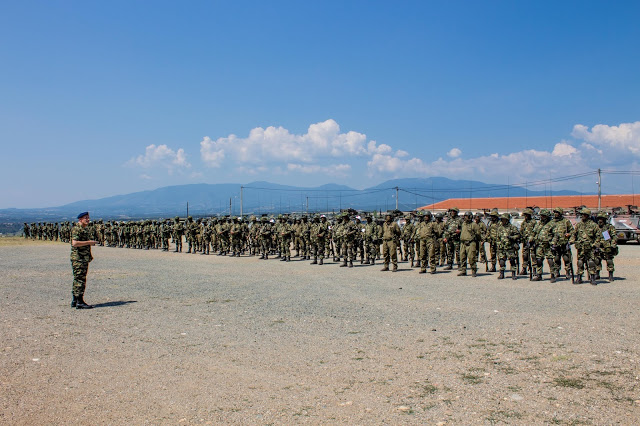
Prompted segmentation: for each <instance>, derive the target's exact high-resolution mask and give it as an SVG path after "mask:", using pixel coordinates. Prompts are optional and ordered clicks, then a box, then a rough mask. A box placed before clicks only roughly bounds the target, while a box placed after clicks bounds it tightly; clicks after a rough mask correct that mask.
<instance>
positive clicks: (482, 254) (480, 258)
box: [473, 213, 487, 264]
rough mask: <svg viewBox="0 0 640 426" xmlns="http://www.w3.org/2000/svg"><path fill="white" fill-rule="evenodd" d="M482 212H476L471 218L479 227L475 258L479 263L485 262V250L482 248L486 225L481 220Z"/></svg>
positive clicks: (485, 235)
mask: <svg viewBox="0 0 640 426" xmlns="http://www.w3.org/2000/svg"><path fill="white" fill-rule="evenodd" d="M482 217H483V215H482V213H477V214H476V215H475V216H474V217H473V220H474V221H475V222H476V223H477V224H478V227H479V228H480V237H479V238H478V250H477V252H476V260H477V261H480V263H484V264H486V263H487V252H486V250H485V249H484V243H485V239H486V237H487V225H485V224H484V222H483V221H482Z"/></svg>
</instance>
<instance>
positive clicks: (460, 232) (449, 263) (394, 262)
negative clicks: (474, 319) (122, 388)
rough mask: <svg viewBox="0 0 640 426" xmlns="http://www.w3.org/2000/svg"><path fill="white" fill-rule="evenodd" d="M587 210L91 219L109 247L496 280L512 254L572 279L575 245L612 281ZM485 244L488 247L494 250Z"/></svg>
mask: <svg viewBox="0 0 640 426" xmlns="http://www.w3.org/2000/svg"><path fill="white" fill-rule="evenodd" d="M552 216H553V217H552ZM581 216H582V220H581V221H580V222H579V223H578V224H577V225H576V226H575V227H574V226H573V225H572V223H571V221H569V220H568V219H567V218H566V217H564V212H563V210H562V209H561V208H556V209H554V211H553V213H551V212H550V211H549V210H546V209H543V210H541V211H540V212H539V217H540V218H539V220H536V219H534V212H533V210H532V209H525V210H524V212H523V217H524V221H523V222H522V223H521V225H520V228H519V229H518V228H517V227H516V226H514V225H513V224H512V223H511V216H510V215H508V214H506V213H505V214H502V215H500V214H499V213H498V211H497V210H496V209H494V210H492V211H491V213H490V214H489V215H487V217H486V218H485V217H484V215H482V214H481V213H480V214H476V215H473V214H472V213H471V212H466V213H464V215H462V216H460V215H459V209H457V208H452V209H450V210H449V211H448V212H447V215H446V216H445V215H444V214H442V213H437V214H435V215H432V214H431V212H429V211H418V212H414V213H411V214H408V215H407V216H405V218H404V219H405V220H404V224H403V225H402V226H399V224H398V221H397V220H395V219H397V218H396V217H395V216H394V215H392V214H388V215H387V216H386V217H385V221H384V222H382V221H379V220H376V219H375V218H374V217H373V216H372V215H365V217H364V220H362V218H361V217H360V216H357V215H355V216H354V215H350V214H349V213H344V214H340V215H338V216H337V217H336V218H334V219H333V220H332V221H329V220H328V219H327V217H326V216H325V215H320V216H314V217H312V218H308V217H306V216H302V217H300V218H291V217H288V216H283V215H280V216H278V217H277V218H273V217H271V218H268V217H267V216H262V217H261V218H257V217H255V216H252V217H251V218H250V220H249V222H248V223H247V221H244V220H243V219H242V218H240V217H224V218H209V219H207V218H198V219H196V220H194V219H193V217H191V216H189V217H187V219H186V221H183V220H181V219H180V218H179V217H175V218H174V219H173V220H170V219H167V220H142V221H128V222H117V221H107V222H103V221H102V220H99V221H96V222H93V223H91V225H90V226H89V233H90V236H91V238H92V239H95V240H96V241H98V244H99V245H104V246H110V247H124V248H137V249H147V250H149V249H162V250H164V251H169V250H170V247H171V244H173V246H174V247H175V249H174V250H173V251H175V252H182V251H183V243H184V244H186V250H185V252H186V253H193V254H196V253H199V254H202V255H209V254H211V253H213V254H215V253H217V254H218V255H230V256H235V257H239V256H240V255H241V254H248V255H250V256H260V259H269V256H272V258H277V259H280V260H281V261H285V262H286V261H291V251H292V250H295V252H296V254H295V256H294V257H301V258H302V259H308V260H312V262H311V264H320V265H322V264H323V263H324V260H325V259H327V258H333V261H334V262H341V265H340V266H342V267H353V262H354V261H356V260H357V259H358V258H359V259H360V263H361V264H375V262H376V260H380V258H381V255H383V256H384V267H383V271H384V270H389V267H390V266H391V267H392V269H391V270H392V271H397V269H398V257H399V258H400V259H401V260H403V261H407V262H410V266H411V267H412V268H413V267H415V268H420V273H426V272H427V269H428V270H429V272H430V273H431V274H435V273H436V271H437V267H444V270H452V269H453V265H454V263H456V264H457V269H458V275H467V265H468V268H469V269H470V271H471V275H472V276H477V272H478V267H477V264H478V262H480V263H485V270H486V271H487V272H499V275H498V279H504V278H505V273H506V268H507V261H508V262H509V266H510V272H511V278H512V279H516V278H517V274H518V273H519V274H520V275H527V274H528V275H529V276H530V279H532V280H534V281H539V280H541V279H542V275H543V262H544V260H545V259H546V260H547V264H548V266H549V270H550V273H551V274H550V281H551V282H556V280H557V279H559V278H560V269H561V267H562V263H563V262H564V266H565V277H566V278H567V279H570V278H571V279H572V281H573V276H574V270H573V260H572V257H573V256H572V250H571V246H572V245H573V246H574V247H575V249H576V250H577V280H575V282H577V283H581V282H582V274H583V273H584V272H585V271H587V272H588V274H589V277H588V280H589V281H590V282H591V283H592V284H595V281H596V280H597V279H599V274H600V271H601V265H602V262H603V261H605V262H606V265H607V266H606V267H607V271H608V272H609V280H610V281H612V280H613V272H614V263H613V258H614V257H615V255H616V254H617V252H618V249H617V241H616V233H615V229H614V228H613V226H612V225H610V224H609V223H608V220H607V219H608V218H607V215H606V213H604V212H600V213H598V215H597V217H596V218H592V217H591V212H590V211H589V210H588V209H585V210H583V211H582V213H581ZM485 220H486V221H485ZM36 225H37V226H36ZM71 226H72V225H71V224H70V223H68V222H64V223H62V224H61V226H60V227H58V224H57V223H56V224H46V223H45V224H32V226H31V227H28V225H27V224H25V237H31V238H34V239H36V238H39V239H55V240H57V239H58V238H60V240H61V241H63V242H69V238H70V234H71ZM45 230H46V231H45ZM485 245H488V246H489V251H488V254H487V251H486V250H485ZM381 247H382V250H381ZM497 265H499V266H498V269H497V270H496V266H497Z"/></svg>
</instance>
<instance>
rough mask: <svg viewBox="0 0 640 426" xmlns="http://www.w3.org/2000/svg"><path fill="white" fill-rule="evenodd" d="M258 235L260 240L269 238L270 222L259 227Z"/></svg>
mask: <svg viewBox="0 0 640 426" xmlns="http://www.w3.org/2000/svg"><path fill="white" fill-rule="evenodd" d="M260 235H261V236H262V238H266V239H269V238H271V222H264V223H262V224H261V225H260Z"/></svg>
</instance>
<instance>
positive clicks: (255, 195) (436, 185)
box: [0, 177, 579, 232]
mask: <svg viewBox="0 0 640 426" xmlns="http://www.w3.org/2000/svg"><path fill="white" fill-rule="evenodd" d="M525 195H526V196H536V195H550V194H549V193H548V192H546V191H531V190H528V189H526V188H523V187H520V186H509V185H495V184H487V183H483V182H479V181H470V180H452V179H447V178H443V177H431V178H409V179H393V180H388V181H386V182H383V183H381V184H379V185H376V186H372V187H369V188H365V189H361V190H358V189H354V188H351V187H349V186H347V185H343V184H327V185H322V186H318V187H312V188H306V187H297V186H290V185H278V184H274V183H269V182H263V181H257V182H251V183H247V184H204V183H202V184H191V185H177V186H166V187H162V188H158V189H155V190H150V191H141V192H134V193H130V194H125V195H115V196H112V197H106V198H100V199H96V200H83V201H77V202H74V203H70V204H65V205H62V206H58V207H47V208H32V209H15V208H12V209H0V224H4V226H3V227H0V232H7V231H9V229H16V226H17V225H21V224H22V222H41V221H49V222H52V221H53V222H60V221H66V220H75V216H76V215H77V214H78V212H80V211H85V210H88V211H89V212H91V216H92V218H93V219H98V218H102V219H106V220H109V219H117V220H126V219H132V218H159V217H173V216H186V215H187V214H188V215H191V216H214V215H226V214H231V215H240V213H241V208H242V214H243V215H250V214H256V215H260V214H278V213H289V212H309V213H312V212H332V211H340V210H341V209H346V208H352V209H356V210H365V211H372V210H378V211H385V210H388V209H395V208H396V201H397V206H398V208H399V209H400V210H405V211H406V210H413V209H415V208H417V207H420V206H424V205H427V204H431V203H435V202H438V201H442V200H446V199H449V198H467V199H468V198H470V197H472V198H484V197H510V196H511V197H520V196H525ZM553 195H579V192H576V191H567V190H562V191H553ZM396 197H397V198H396ZM8 225H10V226H8ZM14 232H15V231H14Z"/></svg>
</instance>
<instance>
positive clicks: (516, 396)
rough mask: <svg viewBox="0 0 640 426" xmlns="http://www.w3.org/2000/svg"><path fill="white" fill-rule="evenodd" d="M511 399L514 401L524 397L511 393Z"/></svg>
mask: <svg viewBox="0 0 640 426" xmlns="http://www.w3.org/2000/svg"><path fill="white" fill-rule="evenodd" d="M511 399H512V400H514V401H522V400H523V399H524V398H523V397H522V395H518V394H517V393H514V394H511Z"/></svg>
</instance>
